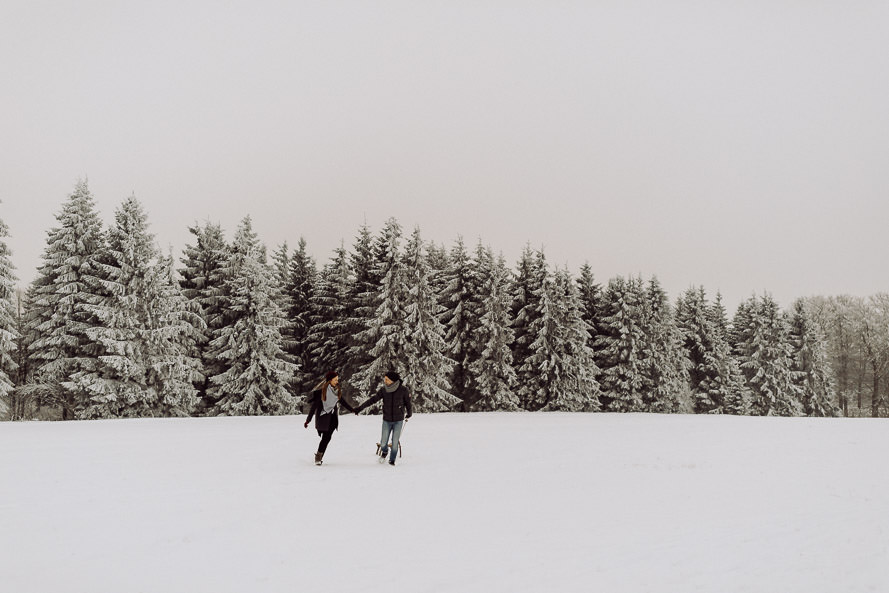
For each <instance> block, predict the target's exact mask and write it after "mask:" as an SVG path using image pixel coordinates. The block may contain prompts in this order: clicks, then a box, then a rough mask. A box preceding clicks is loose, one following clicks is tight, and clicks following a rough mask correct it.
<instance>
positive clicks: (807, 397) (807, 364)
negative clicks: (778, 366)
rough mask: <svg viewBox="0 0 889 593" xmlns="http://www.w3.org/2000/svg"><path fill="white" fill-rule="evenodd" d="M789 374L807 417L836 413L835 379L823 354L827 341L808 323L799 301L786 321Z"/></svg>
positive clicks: (811, 322)
mask: <svg viewBox="0 0 889 593" xmlns="http://www.w3.org/2000/svg"><path fill="white" fill-rule="evenodd" d="M790 324H791V325H790V344H791V348H792V355H793V371H794V373H795V377H794V378H795V382H796V386H797V388H798V389H799V391H800V398H801V400H802V404H803V408H804V410H805V413H806V415H808V416H820V417H825V416H836V415H837V414H838V413H839V406H838V404H837V394H836V379H835V378H834V373H833V370H832V369H831V368H830V361H829V359H828V355H827V340H826V338H825V337H824V333H823V331H822V330H821V328H820V327H819V326H818V325H817V324H816V323H815V322H814V321H813V320H812V317H811V314H810V313H809V311H808V310H807V308H806V302H805V300H803V299H797V300H796V301H795V302H794V304H793V309H792V313H791V321H790Z"/></svg>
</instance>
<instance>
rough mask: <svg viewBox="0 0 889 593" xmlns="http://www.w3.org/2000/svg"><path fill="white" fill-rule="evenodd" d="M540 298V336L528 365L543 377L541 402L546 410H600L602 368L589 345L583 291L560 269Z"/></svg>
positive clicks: (535, 329) (537, 326)
mask: <svg viewBox="0 0 889 593" xmlns="http://www.w3.org/2000/svg"><path fill="white" fill-rule="evenodd" d="M540 296H541V299H540V302H541V304H542V305H543V307H542V312H543V315H542V316H541V317H540V318H539V319H538V321H537V323H536V324H535V325H532V333H533V334H534V335H536V336H537V339H536V340H535V341H534V342H533V343H532V344H531V348H532V351H533V353H532V355H531V357H530V358H529V359H528V362H527V363H526V364H530V365H531V366H532V369H531V370H532V371H534V372H536V373H537V374H538V377H539V384H538V387H539V388H540V393H541V395H542V396H543V398H542V399H541V400H538V402H537V405H538V406H540V407H541V408H542V409H544V410H547V411H557V410H558V411H566V412H595V411H598V410H599V409H600V408H601V404H600V401H599V383H598V382H597V381H596V375H598V373H599V369H598V367H597V366H596V362H595V358H594V354H593V350H592V348H590V346H589V329H590V328H589V325H588V324H587V323H586V322H585V321H584V320H583V306H582V304H581V301H580V291H579V290H578V288H577V285H576V283H575V281H574V279H573V278H572V277H571V274H570V273H569V272H568V270H567V269H564V268H563V269H560V270H557V271H556V273H555V274H554V275H553V276H552V279H551V280H550V279H547V280H546V281H545V282H544V286H543V288H542V290H541V295H540Z"/></svg>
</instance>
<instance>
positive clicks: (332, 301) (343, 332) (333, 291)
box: [301, 247, 354, 397]
mask: <svg viewBox="0 0 889 593" xmlns="http://www.w3.org/2000/svg"><path fill="white" fill-rule="evenodd" d="M351 283H352V280H351V272H350V267H349V261H348V256H347V254H346V250H345V249H344V248H343V247H339V248H337V250H336V251H335V252H334V257H333V258H332V259H331V260H330V261H329V262H328V263H327V264H326V265H325V266H324V268H323V269H322V270H321V273H320V274H319V276H318V280H317V283H316V286H315V288H314V290H312V292H311V294H310V296H309V302H310V310H311V316H310V318H309V323H308V332H309V333H308V337H307V340H308V351H309V358H310V360H309V366H308V369H311V370H314V372H315V373H316V374H317V375H321V374H323V373H325V372H326V371H327V370H334V369H344V368H347V365H348V362H349V348H350V347H351V345H352V339H353V336H352V334H351V327H350V321H351V320H350V315H351V312H352V310H351V304H350V303H351V301H350V300H349V294H350V290H351ZM340 374H343V373H342V372H341V373H340ZM340 385H341V386H342V389H343V396H344V397H346V396H349V397H352V396H353V395H354V394H353V393H352V391H353V390H354V388H352V386H351V385H349V384H348V383H347V382H345V381H344V380H343V379H341V380H340ZM310 388H311V386H309V387H308V388H305V389H303V391H301V393H305V392H306V390H307V389H310Z"/></svg>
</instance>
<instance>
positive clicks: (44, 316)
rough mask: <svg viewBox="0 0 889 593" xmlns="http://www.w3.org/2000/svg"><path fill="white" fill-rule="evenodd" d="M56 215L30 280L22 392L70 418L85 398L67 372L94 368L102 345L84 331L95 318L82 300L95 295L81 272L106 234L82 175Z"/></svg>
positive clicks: (90, 268)
mask: <svg viewBox="0 0 889 593" xmlns="http://www.w3.org/2000/svg"><path fill="white" fill-rule="evenodd" d="M56 220H57V221H58V226H56V227H54V228H52V229H51V230H50V231H49V232H48V233H47V240H46V247H45V249H44V251H43V263H42V264H41V265H40V267H39V269H38V273H37V277H36V278H35V279H34V281H33V283H32V285H31V286H32V290H31V294H32V295H33V298H32V300H31V301H30V304H31V311H30V314H29V326H28V334H29V335H30V336H32V337H33V340H32V341H30V343H29V346H28V364H29V366H30V367H31V368H32V374H31V377H30V382H29V384H28V385H27V386H26V388H25V390H24V392H25V394H26V395H27V396H33V397H36V398H37V399H38V401H39V402H40V403H41V404H48V405H51V406H57V407H59V408H61V410H62V418H63V419H72V418H74V417H75V414H76V413H77V412H78V410H79V409H81V408H82V407H83V406H85V405H87V403H88V400H89V394H88V393H85V392H84V391H83V390H81V389H80V387H79V386H78V385H77V384H75V383H74V382H73V381H72V377H73V376H75V375H77V374H78V373H83V372H89V371H90V370H93V369H94V368H95V365H96V362H97V360H98V358H97V357H98V356H100V355H101V354H102V349H101V346H99V345H98V344H97V343H96V342H95V341H94V340H92V339H91V338H90V337H89V336H88V335H87V329H88V328H90V327H93V326H94V325H95V319H94V318H93V317H92V314H91V313H89V312H88V311H87V310H86V309H85V305H88V304H91V303H92V302H94V300H95V298H96V295H94V294H92V293H91V292H90V290H91V287H90V286H89V285H88V284H87V282H86V278H87V277H89V276H92V275H93V274H94V273H95V271H96V269H97V266H98V263H99V262H98V258H99V254H100V253H101V251H102V249H103V248H104V242H105V235H104V231H103V229H102V222H101V220H100V218H99V215H98V213H97V212H96V206H95V200H94V199H93V196H92V194H91V193H90V190H89V186H88V184H87V182H86V181H80V182H78V183H77V185H76V186H75V188H74V191H73V192H72V193H71V194H70V195H69V196H68V199H67V200H66V201H65V203H64V204H63V206H62V210H61V212H60V213H59V214H57V215H56Z"/></svg>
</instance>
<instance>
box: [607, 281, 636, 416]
mask: <svg viewBox="0 0 889 593" xmlns="http://www.w3.org/2000/svg"><path fill="white" fill-rule="evenodd" d="M644 300H645V295H644V289H643V286H642V279H641V278H630V279H629V280H628V279H625V278H622V277H619V276H618V277H616V278H612V279H611V280H610V281H609V282H608V286H607V287H606V289H605V291H604V293H603V298H602V316H601V318H600V326H599V335H598V336H597V337H596V341H595V353H596V357H597V360H596V362H597V365H598V367H599V369H600V373H599V383H600V386H601V390H602V396H601V399H602V403H603V404H604V405H605V408H606V409H608V410H610V411H613V412H642V411H644V410H645V393H644V389H645V387H646V370H647V367H646V362H645V360H644V352H643V347H644V345H645V343H646V335H645V328H644V326H643V319H644V312H643V308H644V306H645V304H644Z"/></svg>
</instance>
